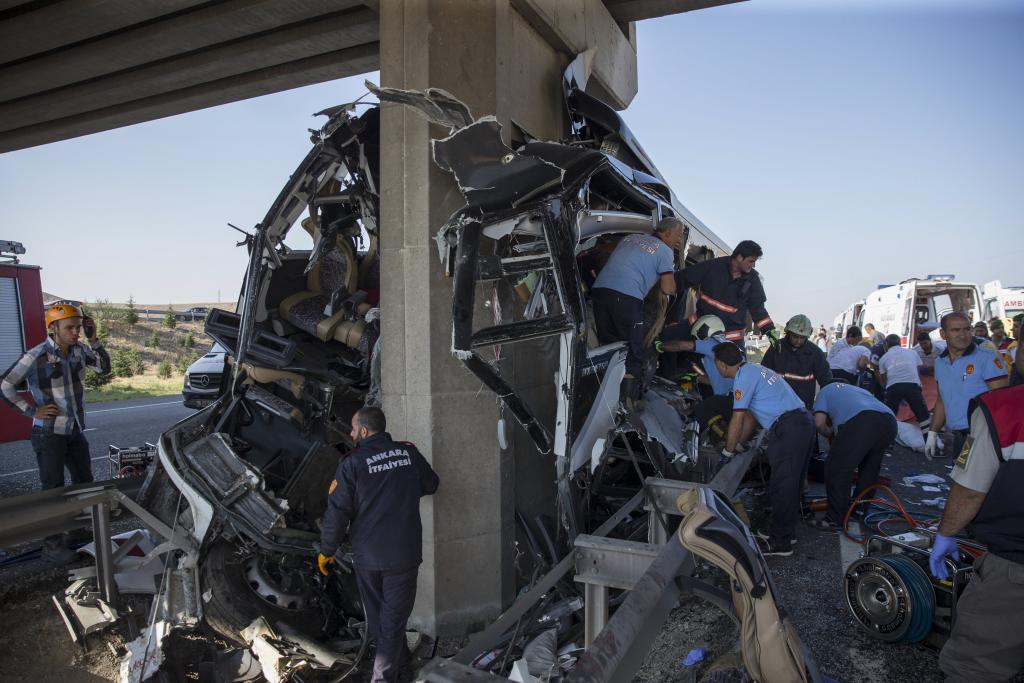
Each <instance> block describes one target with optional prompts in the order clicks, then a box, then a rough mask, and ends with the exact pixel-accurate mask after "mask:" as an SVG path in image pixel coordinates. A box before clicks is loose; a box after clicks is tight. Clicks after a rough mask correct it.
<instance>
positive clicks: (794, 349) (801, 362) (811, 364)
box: [761, 314, 832, 410]
mask: <svg viewBox="0 0 1024 683" xmlns="http://www.w3.org/2000/svg"><path fill="white" fill-rule="evenodd" d="M813 332H814V326H813V325H812V324H811V320H810V318H808V317H807V316H806V315H802V314H798V315H794V316H793V317H792V318H790V319H789V322H787V323H786V329H785V335H784V336H783V338H782V339H780V340H779V343H778V344H775V345H773V346H772V347H771V348H769V349H768V350H767V351H765V354H764V358H763V359H761V365H763V366H765V367H766V368H771V369H772V370H774V371H775V372H777V373H779V374H780V375H782V377H783V379H785V380H786V382H787V383H788V384H789V386H790V387H792V388H793V391H795V392H796V395H797V396H799V397H800V400H801V401H803V402H804V405H805V406H807V409H808V410H810V409H811V406H812V405H813V404H814V391H815V384H817V386H819V387H823V386H825V385H826V384H828V383H829V382H831V381H832V369H831V368H830V367H829V366H828V359H826V358H825V353H824V352H823V351H822V350H821V349H819V348H818V347H817V346H816V345H814V344H808V343H807V339H808V338H809V337H810V336H811V334H812V333H813Z"/></svg>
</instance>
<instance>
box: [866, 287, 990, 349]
mask: <svg viewBox="0 0 1024 683" xmlns="http://www.w3.org/2000/svg"><path fill="white" fill-rule="evenodd" d="M982 310H983V309H982V296H981V290H980V289H979V288H978V286H977V285H976V284H974V283H972V282H957V281H956V278H955V276H954V275H929V276H928V277H926V278H924V279H921V278H911V279H909V280H904V281H903V282H900V283H899V284H897V285H889V286H883V287H880V288H879V289H877V290H875V291H874V292H872V293H871V294H869V295H868V296H867V297H866V298H865V299H864V306H863V308H862V309H861V311H860V317H859V322H858V323H857V324H859V325H860V326H861V327H862V328H863V326H864V325H865V324H867V323H871V324H873V325H874V326H875V329H877V330H878V331H880V332H882V333H883V334H885V335H890V334H896V335H899V337H900V344H901V345H902V346H904V347H910V346H913V345H914V343H915V340H914V330H915V329H917V328H919V327H920V328H924V329H926V330H934V331H933V332H932V336H933V337H934V338H938V331H937V329H936V328H938V326H939V322H940V321H941V320H942V316H944V315H946V314H947V313H952V312H953V311H959V312H961V313H966V314H967V316H968V317H969V318H970V319H971V320H972V321H978V320H982Z"/></svg>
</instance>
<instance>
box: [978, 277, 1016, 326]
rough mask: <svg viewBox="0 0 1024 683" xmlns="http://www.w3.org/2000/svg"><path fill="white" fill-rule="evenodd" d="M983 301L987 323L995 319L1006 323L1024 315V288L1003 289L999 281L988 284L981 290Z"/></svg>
mask: <svg viewBox="0 0 1024 683" xmlns="http://www.w3.org/2000/svg"><path fill="white" fill-rule="evenodd" d="M981 300H982V304H983V305H982V310H983V311H984V312H985V316H984V318H983V319H984V320H985V321H986V322H988V321H989V320H992V319H993V318H1002V319H1003V320H1004V321H1006V320H1010V319H1011V318H1013V316H1015V315H1019V314H1021V313H1024V287H1003V283H1002V282H1000V281H999V280H993V281H992V282H986V283H985V285H984V286H983V287H982V289H981Z"/></svg>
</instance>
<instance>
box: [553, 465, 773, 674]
mask: <svg viewBox="0 0 1024 683" xmlns="http://www.w3.org/2000/svg"><path fill="white" fill-rule="evenodd" d="M752 455H753V453H752V452H751V451H747V452H745V453H741V454H739V455H736V456H734V457H733V458H732V459H731V460H729V462H727V463H725V465H724V466H723V467H722V469H721V470H719V472H718V474H717V475H715V478H714V479H713V480H712V481H711V484H710V485H711V487H712V488H714V489H715V490H717V491H720V492H722V493H724V494H725V495H727V496H729V497H730V498H731V497H732V495H733V493H735V491H736V489H737V488H738V487H739V483H740V481H742V479H743V475H744V473H746V471H747V467H748V466H749V465H750V459H751V457H752ZM695 567H696V563H695V561H694V559H693V556H692V555H691V554H690V552H689V551H688V550H686V549H685V548H683V546H682V545H681V544H679V543H674V542H670V543H666V544H665V545H663V546H662V547H661V550H660V551H659V553H658V556H657V558H655V560H654V562H653V563H652V564H651V566H650V569H648V570H647V572H646V573H645V574H644V575H643V577H641V579H640V580H639V581H638V582H637V584H636V586H635V587H634V588H633V590H631V591H630V592H629V594H628V595H627V596H626V599H625V600H624V601H623V603H622V605H620V606H619V609H618V610H616V612H615V614H614V615H613V616H612V618H611V619H610V620H609V621H608V623H607V625H606V626H605V627H604V628H603V629H602V630H601V632H600V633H599V634H598V635H597V637H596V638H595V639H594V642H593V643H592V644H591V647H589V648H588V649H587V651H586V652H585V653H584V655H583V656H582V657H581V658H580V660H579V662H577V664H576V666H575V668H573V670H572V671H571V672H570V673H569V678H568V680H569V681H571V682H580V683H591V682H598V681H600V682H604V681H629V680H632V677H633V674H634V672H635V671H636V670H637V669H638V668H639V667H640V665H641V664H642V663H643V660H644V657H645V656H646V655H647V653H648V651H649V650H650V645H651V643H652V642H653V641H654V638H655V636H657V634H658V631H659V630H660V629H661V626H662V624H663V623H664V622H665V619H666V618H667V617H668V614H669V612H671V611H672V608H674V607H675V606H676V604H677V602H678V599H679V595H680V592H679V586H678V582H677V581H676V579H677V577H679V576H680V575H687V576H688V575H690V574H692V573H693V570H694V569H695Z"/></svg>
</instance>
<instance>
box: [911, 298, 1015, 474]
mask: <svg viewBox="0 0 1024 683" xmlns="http://www.w3.org/2000/svg"><path fill="white" fill-rule="evenodd" d="M941 329H942V336H943V338H944V339H945V340H946V350H945V351H943V352H942V354H941V355H940V356H939V357H938V358H937V359H936V361H935V382H936V384H938V385H939V395H938V397H937V398H936V399H935V408H934V409H933V410H932V424H931V427H930V428H929V430H928V437H927V440H926V441H925V446H924V453H925V455H926V456H928V457H929V458H934V457H935V456H937V455H938V454H939V432H940V431H942V428H943V427H947V426H948V427H949V429H950V430H952V432H953V434H954V439H953V453H954V454H956V453H959V452H960V449H961V448H962V447H963V445H964V441H966V440H967V431H968V422H967V406H968V404H969V403H970V401H971V399H972V398H975V397H976V396H978V395H979V394H983V393H985V392H986V391H988V390H990V389H1000V388H1002V387H1005V386H1006V385H1007V383H1008V379H1007V377H1006V367H1005V366H1004V365H1003V361H1002V360H1001V359H1000V357H999V354H998V353H997V352H995V351H992V350H990V349H985V348H981V347H980V346H978V345H976V344H975V343H974V338H973V337H972V335H971V332H972V330H971V321H970V319H969V318H968V317H967V316H966V315H964V314H963V313H959V312H953V313H947V314H946V315H944V316H942V327H941Z"/></svg>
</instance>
